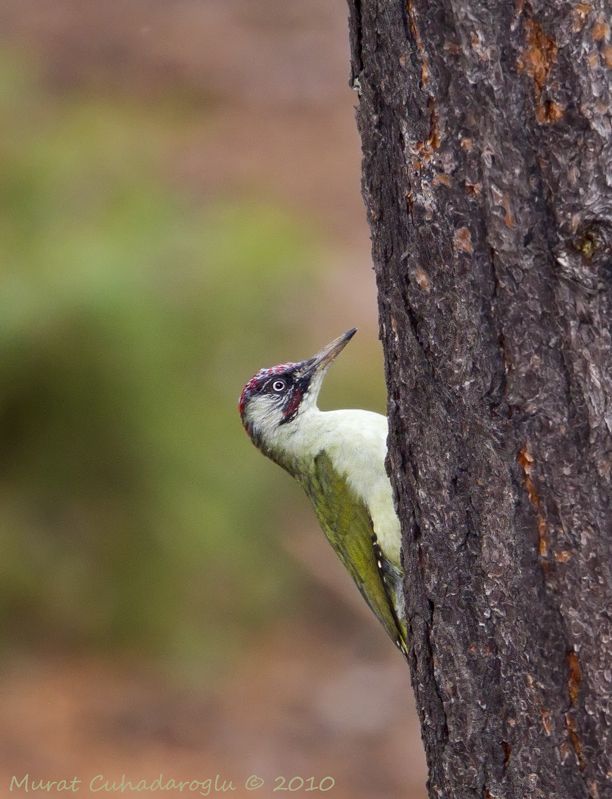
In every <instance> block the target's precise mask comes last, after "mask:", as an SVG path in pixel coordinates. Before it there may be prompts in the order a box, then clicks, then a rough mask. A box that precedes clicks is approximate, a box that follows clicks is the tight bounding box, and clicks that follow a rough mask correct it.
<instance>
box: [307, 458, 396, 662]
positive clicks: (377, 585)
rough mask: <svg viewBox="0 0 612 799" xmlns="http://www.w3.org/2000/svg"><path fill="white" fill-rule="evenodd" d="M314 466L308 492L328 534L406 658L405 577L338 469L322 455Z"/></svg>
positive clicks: (360, 588) (362, 592) (324, 530)
mask: <svg viewBox="0 0 612 799" xmlns="http://www.w3.org/2000/svg"><path fill="white" fill-rule="evenodd" d="M314 466H315V468H314V473H313V474H312V477H311V479H309V480H308V481H305V485H304V488H305V489H306V493H307V494H308V496H309V497H310V499H311V500H312V503H313V505H314V507H315V511H316V514H317V518H318V519H319V523H320V525H321V527H322V528H323V532H324V533H325V535H326V537H327V539H328V541H329V542H330V544H331V545H332V547H333V548H334V550H335V552H336V553H337V555H338V557H339V558H340V560H341V561H342V563H343V564H344V565H345V567H346V568H347V570H348V572H349V573H350V575H351V577H352V578H353V580H354V581H355V584H356V585H357V588H358V589H359V591H360V592H361V595H362V596H363V598H364V599H365V601H366V602H367V603H368V605H369V606H370V608H371V609H372V610H373V611H374V613H375V614H376V616H377V617H378V619H379V620H380V622H381V623H382V625H383V627H384V628H385V630H386V631H387V633H388V634H389V635H390V636H391V638H392V639H393V641H394V642H395V643H396V644H397V645H398V646H399V648H400V649H401V650H402V651H403V652H404V654H407V642H406V625H405V622H404V620H403V619H401V620H400V619H399V618H398V614H397V612H396V610H395V608H397V607H398V602H399V601H400V597H401V590H402V589H401V579H402V574H401V572H400V570H399V569H397V567H395V566H392V565H391V564H390V563H389V562H388V561H386V560H385V559H384V557H383V556H382V553H381V551H380V548H379V547H378V544H377V543H376V536H375V534H374V527H373V525H372V519H371V518H370V514H369V512H368V509H367V507H366V505H365V504H364V502H362V501H361V500H360V499H358V498H357V497H356V496H355V494H354V493H353V492H352V491H351V489H350V488H349V486H348V485H347V482H346V480H345V479H344V478H343V477H342V476H341V475H340V474H338V472H337V471H336V470H335V469H334V467H333V465H332V462H331V460H330V458H329V457H328V456H327V455H326V454H325V453H324V452H321V453H319V454H318V455H317V457H316V458H315V461H314ZM379 563H380V564H381V565H380V566H379ZM394 601H395V604H394Z"/></svg>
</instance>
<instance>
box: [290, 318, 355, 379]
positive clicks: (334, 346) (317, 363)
mask: <svg viewBox="0 0 612 799" xmlns="http://www.w3.org/2000/svg"><path fill="white" fill-rule="evenodd" d="M356 332H357V328H356V327H352V328H351V329H350V330H347V331H346V333H343V334H342V335H341V336H338V338H335V339H334V340H333V341H330V343H329V344H327V345H326V346H325V347H323V349H322V350H320V351H319V352H317V354H316V355H314V356H313V357H312V358H309V359H308V360H307V361H304V362H303V367H302V369H300V373H301V374H300V376H301V377H306V378H309V377H313V376H314V375H315V374H316V373H317V372H320V373H323V372H325V370H326V369H327V367H328V366H329V365H330V364H331V362H332V361H333V360H334V359H335V358H336V357H337V356H338V355H339V354H340V353H341V352H342V350H343V349H344V348H345V347H346V345H347V344H348V343H349V341H350V340H351V339H352V338H353V336H354V335H355V333H356Z"/></svg>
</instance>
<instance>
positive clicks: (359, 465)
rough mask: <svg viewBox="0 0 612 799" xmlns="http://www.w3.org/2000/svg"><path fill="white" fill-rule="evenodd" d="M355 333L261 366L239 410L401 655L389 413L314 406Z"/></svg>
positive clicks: (403, 623)
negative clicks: (304, 356)
mask: <svg viewBox="0 0 612 799" xmlns="http://www.w3.org/2000/svg"><path fill="white" fill-rule="evenodd" d="M355 332H356V329H355V328H353V329H352V330H348V331H347V332H346V333H344V335H342V336H340V337H339V338H337V339H335V340H334V341H332V342H331V343H330V344H328V345H327V346H326V347H324V348H323V349H322V350H321V351H320V352H319V353H317V355H315V356H314V357H312V358H309V359H308V360H305V361H300V362H298V363H283V364H280V365H279V366H273V367H272V368H270V369H261V370H260V371H259V372H257V374H256V375H255V376H254V377H253V378H252V379H251V380H249V382H248V383H247V384H246V386H245V387H244V389H243V391H242V394H241V396H240V406H239V408H240V416H241V418H242V423H243V425H244V427H245V429H246V431H247V433H248V434H249V436H250V438H251V440H252V441H253V443H254V444H255V446H256V447H258V449H260V450H261V451H262V452H263V453H264V455H267V456H268V457H269V458H271V459H272V460H273V461H275V462H276V463H278V464H279V466H282V467H283V469H286V470H287V471H288V472H289V474H291V475H292V476H293V477H295V479H296V480H297V481H298V483H300V485H301V486H302V487H303V488H304V490H305V492H306V494H307V495H308V496H309V497H310V500H311V501H312V504H313V505H314V509H315V512H316V514H317V518H318V520H319V523H320V525H321V527H322V528H323V532H324V533H325V535H326V537H327V539H328V541H329V543H330V544H331V545H332V547H333V548H334V550H335V552H336V554H337V555H338V557H339V558H340V560H341V561H342V563H343V564H344V566H345V567H346V568H347V569H348V571H349V573H350V575H351V577H352V578H353V580H354V581H355V583H356V585H357V588H358V589H359V590H360V592H361V594H362V596H363V597H364V599H365V600H366V602H367V603H368V605H369V606H370V608H371V609H372V610H373V611H374V613H375V614H376V616H377V617H378V619H379V620H380V621H381V622H382V624H383V626H384V628H385V630H386V631H387V633H388V634H389V635H390V636H391V638H392V639H393V640H394V641H395V643H396V644H397V645H398V647H399V648H400V649H401V650H402V652H404V654H407V642H406V619H405V613H404V602H403V594H402V579H403V571H402V565H401V557H400V546H401V535H400V525H399V520H398V518H397V515H396V513H395V509H394V506H393V495H392V490H391V484H390V482H389V478H388V477H387V473H386V471H385V457H386V454H387V419H386V417H384V416H381V415H380V414H378V413H372V412H371V411H362V410H341V411H320V410H319V409H318V407H317V397H318V395H319V392H320V390H321V385H322V383H323V378H324V376H325V373H326V372H327V369H328V368H329V366H330V364H331V363H332V361H333V360H334V358H335V357H336V356H337V355H338V354H339V353H340V352H341V351H342V350H343V349H344V347H345V346H346V344H347V343H348V342H349V341H350V339H351V338H352V337H353V335H354V334H355Z"/></svg>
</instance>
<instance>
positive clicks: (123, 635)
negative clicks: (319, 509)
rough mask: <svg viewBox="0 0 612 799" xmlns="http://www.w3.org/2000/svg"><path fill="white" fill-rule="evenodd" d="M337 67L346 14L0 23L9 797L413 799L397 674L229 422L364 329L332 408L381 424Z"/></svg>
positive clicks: (381, 395)
mask: <svg viewBox="0 0 612 799" xmlns="http://www.w3.org/2000/svg"><path fill="white" fill-rule="evenodd" d="M348 64H349V55H348V43H347V25H346V9H345V7H344V6H343V5H341V4H340V5H338V4H334V3H329V2H328V0H311V2H309V3H308V4H298V3H286V2H283V0H259V2H258V3H257V4H254V3H252V2H249V0H224V2H219V0H173V1H171V0H122V2H121V3H102V2H100V0H53V2H52V3H40V2H36V0H3V2H0V624H1V625H2V635H1V636H0V676H1V680H0V690H1V692H2V698H3V709H4V714H3V719H4V724H2V723H0V785H6V786H8V785H9V782H10V779H11V776H12V775H15V774H27V773H29V774H31V775H36V776H40V777H41V778H51V779H53V778H56V777H58V776H60V775H69V774H75V775H78V776H79V778H82V779H84V780H88V779H89V778H90V777H91V776H92V775H93V774H95V773H105V774H107V775H109V776H111V775H112V776H113V777H115V778H117V779H120V777H121V775H122V774H126V775H128V776H129V777H134V778H139V777H145V778H148V779H150V780H152V779H154V778H155V777H156V776H157V775H158V774H159V773H160V772H164V773H165V774H167V775H168V776H176V777H181V778H182V777H198V776H201V775H203V774H215V773H224V774H225V775H227V776H228V777H230V778H232V779H235V780H237V781H238V782H239V781H240V780H243V779H245V778H246V776H247V775H248V773H251V772H252V773H258V774H259V773H260V774H262V776H263V777H265V778H266V780H267V785H272V784H273V783H272V779H273V777H274V776H275V775H278V774H285V775H290V774H295V775H300V774H301V775H303V776H304V777H306V776H307V775H311V774H312V775H316V776H317V777H319V778H321V777H323V776H324V775H333V777H334V779H336V786H335V788H334V790H333V793H334V797H336V799H348V798H349V797H350V799H366V797H367V799H379V798H380V799H383V798H386V797H389V796H399V795H406V796H412V797H415V799H416V797H419V799H420V797H423V796H424V790H423V787H422V786H423V785H424V782H425V766H424V758H423V752H422V746H421V744H420V740H419V727H418V719H417V716H416V712H415V710H414V708H413V707H412V706H411V705H410V698H409V690H408V675H407V673H406V670H405V664H404V662H403V659H402V658H401V657H399V656H398V653H397V651H396V650H395V647H393V645H392V643H391V642H390V641H389V640H388V638H387V636H386V635H385V633H384V631H383V630H382V628H381V626H380V625H379V624H378V623H377V621H376V620H375V618H374V617H373V615H372V614H371V613H369V612H368V610H367V608H366V607H365V604H364V603H363V602H362V600H361V598H360V597H359V594H358V592H357V591H356V590H355V587H354V585H353V584H352V581H351V580H350V577H348V575H347V574H346V572H345V570H344V569H343V567H342V565H341V564H340V563H339V561H338V560H337V559H336V558H335V557H334V555H333V552H332V551H331V549H330V548H329V546H328V544H327V543H326V542H325V540H324V537H323V534H322V533H321V531H320V530H319V528H318V525H317V522H316V519H315V516H314V513H313V512H312V510H311V508H310V507H309V504H308V501H307V499H306V497H305V496H304V495H303V493H302V492H301V490H300V489H299V487H298V486H297V485H296V484H295V483H294V481H293V480H292V479H291V478H290V477H289V476H288V475H286V474H285V473H283V471H282V470H281V469H279V468H278V467H277V466H276V465H274V464H273V463H271V462H270V461H268V460H266V459H264V458H263V457H262V455H261V454H260V453H258V452H257V451H256V449H255V448H254V447H253V446H252V444H251V443H250V442H249V440H248V438H247V436H246V435H245V433H244V431H243V430H242V428H241V424H240V419H239V415H238V412H237V402H238V396H239V393H240V390H241V388H242V385H243V384H244V382H245V381H246V380H248V379H249V378H250V377H251V376H252V374H253V373H254V372H255V371H256V370H257V369H259V368H260V367H262V366H270V365H273V364H275V363H279V362H281V361H286V360H297V359H300V358H304V357H308V356H309V355H311V354H313V353H314V352H315V351H316V350H317V349H318V348H320V347H321V346H322V345H323V344H324V343H326V342H327V341H329V340H331V339H332V338H334V337H335V336H337V335H338V334H339V333H341V332H342V331H343V330H346V329H347V328H349V327H352V326H357V327H358V328H359V329H360V332H359V335H358V336H357V337H356V338H355V339H354V340H353V341H352V342H351V345H350V347H349V348H347V350H346V351H345V353H343V355H342V358H340V359H338V362H337V363H336V364H335V365H334V367H333V370H332V371H331V372H330V375H329V377H328V379H327V381H326V384H325V386H324V388H323V396H322V399H321V405H322V407H323V408H331V407H351V406H353V407H366V408H371V409H373V410H378V411H383V412H384V408H385V390H384V382H383V364H382V353H381V350H380V346H379V342H378V341H377V335H376V288H375V282H374V276H373V273H372V269H371V262H370V255H369V249H370V248H369V242H368V229H367V224H366V220H365V214H364V209H363V204H362V200H361V197H360V193H359V181H360V163H359V162H360V145H359V139H358V135H357V132H356V127H355V122H354V117H353V106H354V103H355V96H354V94H353V92H352V91H351V90H350V88H349V87H348V85H347V78H348V69H349V67H348ZM1 792H2V791H1V789H0V793H1ZM239 794H240V795H246V793H244V794H243V793H241V792H240V791H238V792H237V793H236V794H235V795H236V796H238V795H239Z"/></svg>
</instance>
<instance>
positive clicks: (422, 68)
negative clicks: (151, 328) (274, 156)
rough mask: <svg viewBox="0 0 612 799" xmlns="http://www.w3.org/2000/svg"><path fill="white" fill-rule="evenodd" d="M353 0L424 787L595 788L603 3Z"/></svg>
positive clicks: (610, 217)
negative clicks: (426, 780)
mask: <svg viewBox="0 0 612 799" xmlns="http://www.w3.org/2000/svg"><path fill="white" fill-rule="evenodd" d="M349 9H350V34H351V49H352V81H353V87H354V88H355V89H356V91H357V93H358V95H359V106H358V111H357V118H358V125H359V130H360V133H361V137H362V144H363V156H364V159H363V173H364V177H363V192H364V198H365V203H366V208H367V214H368V218H369V222H370V226H371V232H372V249H373V259H374V264H375V271H376V276H377V282H378V290H379V309H380V323H381V337H382V340H383V345H384V349H385V360H386V374H387V383H388V389H389V416H390V439H389V463H388V465H389V473H390V476H391V479H392V482H393V484H394V489H395V492H396V497H397V502H398V510H399V514H400V517H401V521H402V528H403V535H404V560H405V567H406V586H405V589H406V602H407V607H408V613H409V621H410V628H409V632H410V638H411V641H412V649H411V670H412V681H413V685H414V689H415V693H416V699H417V704H418V708H419V712H420V716H421V724H422V734H423V740H424V743H425V749H426V754H427V759H428V764H429V772H430V777H429V792H430V796H432V797H444V799H451V797H456V798H457V799H459V798H460V799H469V798H471V797H478V799H492V798H495V799H498V798H501V797H504V798H506V797H512V799H525V798H526V797H542V798H543V799H554V798H555V797H564V798H566V797H571V798H572V799H578V798H579V797H593V798H594V799H595V798H597V797H604V796H605V795H606V793H607V795H608V796H610V783H608V782H607V780H608V779H609V775H610V765H609V762H608V760H607V754H608V753H609V752H610V746H611V741H610V737H611V736H610V720H611V710H612V708H611V688H612V676H611V674H612V656H611V651H610V645H611V627H610V612H611V610H612V595H611V594H612V590H611V581H610V559H609V551H608V540H607V535H608V531H607V525H609V521H608V518H609V517H607V498H608V496H609V495H608V494H607V491H608V488H609V478H610V468H611V460H610V449H609V445H610V438H609V433H610V426H611V423H612V419H611V418H610V410H611V408H610V404H611V403H610V397H611V392H610V352H611V350H610V330H609V319H610V316H609V307H610V243H611V240H612V232H611V231H612V197H611V194H610V191H609V183H608V182H607V181H609V180H610V176H609V166H610V105H609V99H610V96H609V86H608V84H607V83H606V67H607V66H608V67H609V66H610V62H611V61H612V48H611V47H610V44H609V26H608V22H607V19H609V10H608V13H606V11H605V8H604V4H603V0H588V1H587V2H582V1H581V2H572V3H570V2H565V1H564V0H549V2H537V0H531V2H530V0H516V2H508V3H503V2H492V1H489V2H488V1H487V0H480V2H479V1H478V0H408V2H404V1H402V0H349ZM606 170H608V176H606ZM606 413H607V414H608V415H607V416H606Z"/></svg>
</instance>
